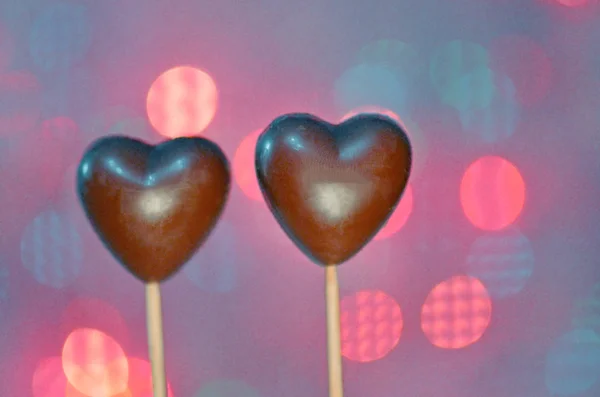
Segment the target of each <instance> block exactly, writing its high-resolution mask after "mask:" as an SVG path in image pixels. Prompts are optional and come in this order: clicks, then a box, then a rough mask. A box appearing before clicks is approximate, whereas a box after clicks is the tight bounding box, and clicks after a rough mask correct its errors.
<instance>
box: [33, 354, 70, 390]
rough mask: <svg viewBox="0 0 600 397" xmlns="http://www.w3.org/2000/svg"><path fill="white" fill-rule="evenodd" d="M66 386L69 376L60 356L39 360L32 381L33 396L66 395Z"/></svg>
mask: <svg viewBox="0 0 600 397" xmlns="http://www.w3.org/2000/svg"><path fill="white" fill-rule="evenodd" d="M66 388H67V378H65V374H64V373H63V369H62V360H61V358H60V357H50V358H44V359H42V360H41V361H40V362H38V364H37V366H36V368H35V371H34V372H33V379H32V381H31V389H32V392H33V397H65V390H66Z"/></svg>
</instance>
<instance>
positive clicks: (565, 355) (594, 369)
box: [545, 329, 600, 396]
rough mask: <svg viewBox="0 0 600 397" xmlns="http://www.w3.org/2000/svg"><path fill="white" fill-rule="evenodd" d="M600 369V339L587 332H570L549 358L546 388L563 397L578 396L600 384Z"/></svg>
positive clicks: (558, 341)
mask: <svg viewBox="0 0 600 397" xmlns="http://www.w3.org/2000/svg"><path fill="white" fill-rule="evenodd" d="M599 367H600V337H599V336H598V335H597V334H596V333H595V332H593V331H591V330H588V329H578V330H574V331H571V332H569V333H567V334H565V335H563V336H561V337H560V338H558V339H557V340H556V341H555V342H554V345H553V346H552V348H551V349H550V350H549V351H548V354H547V355H546V370H545V375H546V376H545V383H546V388H547V389H548V390H549V391H550V392H551V393H553V394H556V395H560V396H573V395H579V394H581V393H584V392H585V391H587V390H589V389H591V388H592V386H594V384H595V383H596V382H597V381H598V375H599V374H598V368H599Z"/></svg>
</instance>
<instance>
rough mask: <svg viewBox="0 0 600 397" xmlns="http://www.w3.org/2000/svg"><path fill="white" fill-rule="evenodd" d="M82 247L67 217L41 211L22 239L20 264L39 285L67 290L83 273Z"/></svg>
mask: <svg viewBox="0 0 600 397" xmlns="http://www.w3.org/2000/svg"><path fill="white" fill-rule="evenodd" d="M82 246H83V241H82V239H81V237H80V235H79V233H78V231H77V230H76V228H75V226H74V225H73V224H72V222H71V220H70V218H69V217H68V216H66V215H64V214H61V213H59V212H57V211H54V210H50V211H46V212H42V213H41V214H39V215H38V216H36V217H35V218H34V219H33V221H32V222H31V223H30V224H29V225H28V226H27V227H26V228H25V231H24V233H23V236H22V237H21V262H22V263H23V266H24V267H25V268H26V269H27V270H28V271H29V273H31V275H32V276H33V277H34V278H35V280H36V281H37V282H38V283H40V284H43V285H46V286H49V287H52V288H57V289H59V288H64V287H66V286H67V285H69V284H71V283H72V282H74V281H75V280H76V279H77V278H78V277H79V275H80V274H81V269H82V261H83V249H82Z"/></svg>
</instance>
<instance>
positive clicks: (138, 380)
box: [128, 357, 173, 397]
mask: <svg viewBox="0 0 600 397" xmlns="http://www.w3.org/2000/svg"><path fill="white" fill-rule="evenodd" d="M128 361H129V389H128V391H129V393H130V395H131V397H153V395H154V394H153V393H152V367H151V365H150V363H149V362H148V361H146V360H142V359H140V358H134V357H130V358H129V360H128ZM167 395H168V397H173V392H172V391H171V385H170V384H169V382H167Z"/></svg>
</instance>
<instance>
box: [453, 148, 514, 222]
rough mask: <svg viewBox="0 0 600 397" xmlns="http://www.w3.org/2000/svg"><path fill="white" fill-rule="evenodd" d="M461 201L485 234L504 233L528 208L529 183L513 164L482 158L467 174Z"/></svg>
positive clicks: (461, 189)
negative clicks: (526, 201) (527, 191)
mask: <svg viewBox="0 0 600 397" xmlns="http://www.w3.org/2000/svg"><path fill="white" fill-rule="evenodd" d="M460 201H461V204H462V208H463V211H464V213H465V216H466V217H467V219H468V220H469V221H470V222H471V223H472V224H473V225H474V226H476V227H478V228H480V229H483V230H490V231H493V230H501V229H503V228H505V227H507V226H509V225H511V224H512V223H514V222H515V220H516V219H517V218H518V217H519V215H520V214H521V211H522V210H523V206H524V205H525V182H524V181H523V178H522V177H521V173H520V172H519V170H518V169H517V167H515V166H514V165H513V164H511V163H510V162H509V161H508V160H505V159H503V158H501V157H497V156H485V157H481V158H479V159H478V160H476V161H475V162H473V163H472V164H471V165H470V166H469V167H468V168H467V170H466V172H465V173H464V175H463V177H462V181H461V184H460Z"/></svg>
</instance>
